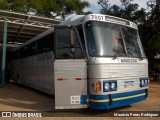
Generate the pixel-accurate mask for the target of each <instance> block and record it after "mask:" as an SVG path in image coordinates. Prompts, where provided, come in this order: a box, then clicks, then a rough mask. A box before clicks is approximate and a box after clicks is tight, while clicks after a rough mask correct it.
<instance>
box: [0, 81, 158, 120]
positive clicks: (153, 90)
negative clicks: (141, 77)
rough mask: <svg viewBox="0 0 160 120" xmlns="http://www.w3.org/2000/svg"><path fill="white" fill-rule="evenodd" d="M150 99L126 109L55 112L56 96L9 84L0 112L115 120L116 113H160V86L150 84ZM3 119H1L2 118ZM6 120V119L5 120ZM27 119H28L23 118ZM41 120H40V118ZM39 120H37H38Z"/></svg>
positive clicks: (2, 95)
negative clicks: (25, 112) (26, 112)
mask: <svg viewBox="0 0 160 120" xmlns="http://www.w3.org/2000/svg"><path fill="white" fill-rule="evenodd" d="M149 91H150V92H149V98H148V100H145V101H142V102H139V103H136V104H133V105H128V106H124V107H119V108H114V109H111V110H109V111H95V110H91V109H85V110H58V111H55V110H54V96H51V95H48V94H45V93H42V92H39V91H36V90H34V89H31V88H28V87H25V86H20V87H18V86H17V85H15V84H9V85H8V86H6V87H5V88H0V111H15V112H16V111H23V112H24V111H28V112H30V111H36V112H37V111H39V112H41V111H50V112H47V113H45V114H46V115H49V116H50V117H46V118H45V119H47V120H48V119H53V118H52V117H55V119H58V120H60V119H61V120H63V119H65V120H66V119H69V117H71V119H74V118H75V119H84V120H88V119H90V117H93V119H92V120H94V119H96V120H98V119H101V120H102V119H106V117H109V118H107V119H108V120H109V119H113V117H110V114H113V113H115V112H117V111H118V112H126V111H131V112H133V111H145V112H152V111H160V84H158V83H153V82H152V83H150V84H149ZM159 113H160V112H159ZM159 116H160V114H159ZM0 119H1V118H0ZM3 119H4V118H3ZM12 119H14V118H12ZM23 119H27V118H23ZM38 119H39V118H38ZM38 119H37V120H38ZM114 119H125V120H130V119H135V117H120V118H119V117H114ZM136 119H153V120H155V119H157V120H158V119H160V117H159V118H155V117H152V118H150V117H146V118H145V117H143V118H142V117H136Z"/></svg>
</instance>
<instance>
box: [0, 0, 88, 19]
mask: <svg viewBox="0 0 160 120" xmlns="http://www.w3.org/2000/svg"><path fill="white" fill-rule="evenodd" d="M89 6H90V4H89V2H87V1H84V0H0V9H4V10H10V11H16V12H22V13H29V12H33V13H35V14H36V15H41V16H47V17H52V18H55V17H57V16H60V17H62V18H65V16H67V15H69V14H72V13H77V14H85V12H84V8H86V7H89Z"/></svg>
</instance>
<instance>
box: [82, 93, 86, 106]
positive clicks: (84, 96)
mask: <svg viewBox="0 0 160 120" xmlns="http://www.w3.org/2000/svg"><path fill="white" fill-rule="evenodd" d="M81 104H87V95H81Z"/></svg>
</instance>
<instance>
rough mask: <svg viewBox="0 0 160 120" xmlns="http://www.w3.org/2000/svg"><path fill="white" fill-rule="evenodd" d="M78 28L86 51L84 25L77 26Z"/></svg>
mask: <svg viewBox="0 0 160 120" xmlns="http://www.w3.org/2000/svg"><path fill="white" fill-rule="evenodd" d="M77 30H78V33H79V36H80V39H81V44H82V48H83V51H84V52H86V46H85V41H84V34H83V28H82V25H79V26H77Z"/></svg>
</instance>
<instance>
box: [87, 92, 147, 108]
mask: <svg viewBox="0 0 160 120" xmlns="http://www.w3.org/2000/svg"><path fill="white" fill-rule="evenodd" d="M147 97H148V89H144V90H138V91H132V92H124V93H117V94H109V95H89V101H88V102H89V107H90V108H93V109H110V108H116V107H121V106H125V105H130V104H133V103H137V102H140V101H143V100H145V99H147Z"/></svg>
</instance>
